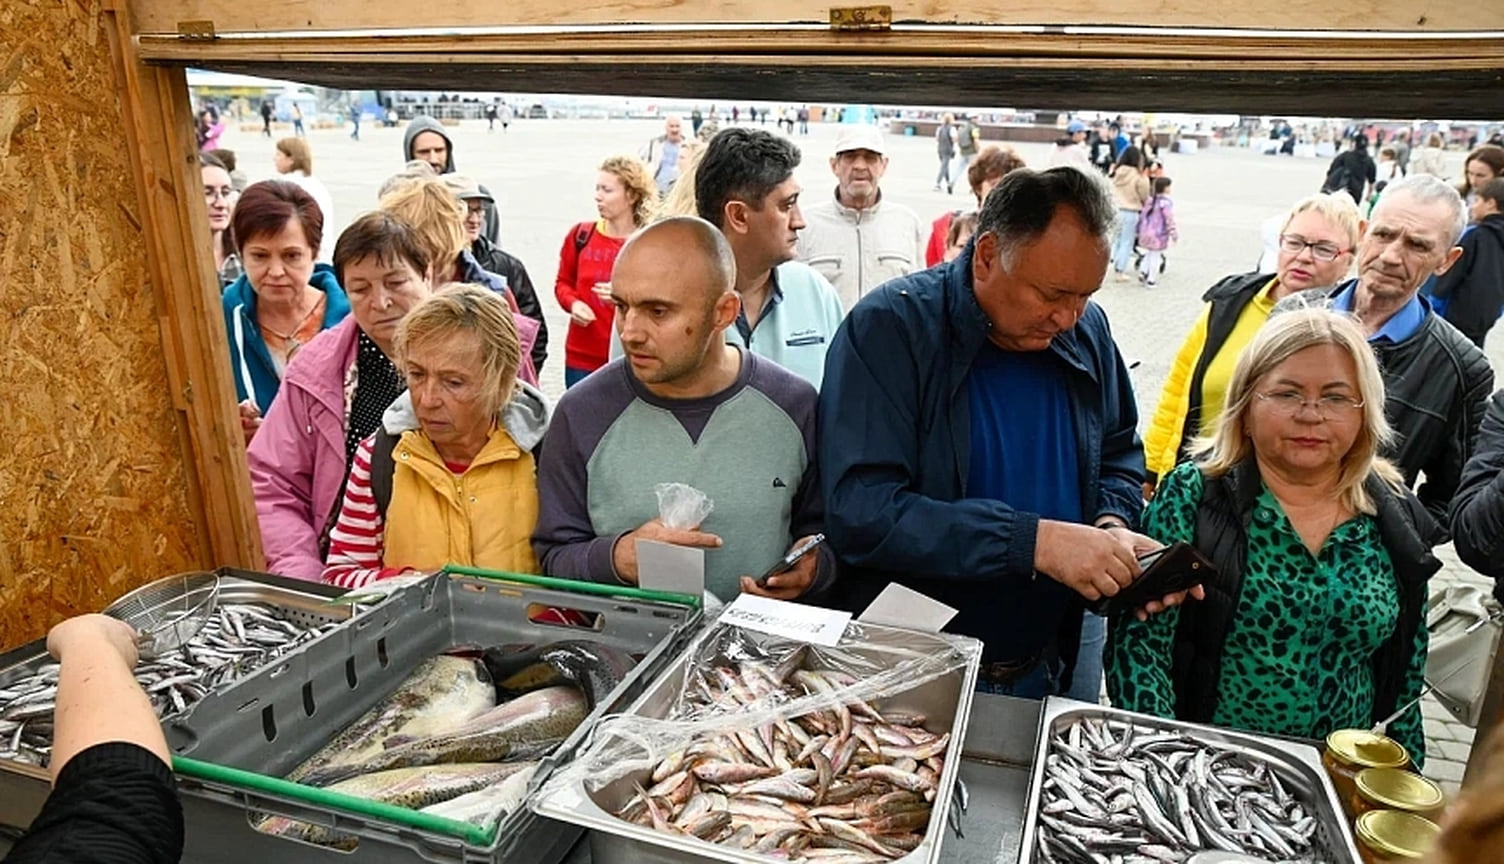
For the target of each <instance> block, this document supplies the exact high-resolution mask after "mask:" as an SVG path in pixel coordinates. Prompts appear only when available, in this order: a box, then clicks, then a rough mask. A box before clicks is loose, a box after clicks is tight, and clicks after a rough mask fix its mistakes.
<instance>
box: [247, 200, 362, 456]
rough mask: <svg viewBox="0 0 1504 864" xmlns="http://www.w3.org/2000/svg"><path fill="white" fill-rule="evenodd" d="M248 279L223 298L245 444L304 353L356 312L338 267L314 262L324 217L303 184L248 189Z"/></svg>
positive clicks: (322, 233) (320, 238)
mask: <svg viewBox="0 0 1504 864" xmlns="http://www.w3.org/2000/svg"><path fill="white" fill-rule="evenodd" d="M230 227H231V232H232V234H233V235H234V237H235V243H236V245H237V247H238V248H239V252H240V260H241V264H242V266H244V268H245V274H244V275H243V276H241V277H240V278H239V279H237V280H235V282H234V284H232V285H231V286H230V287H229V288H226V289H225V293H224V297H223V300H222V303H223V307H224V314H225V331H226V333H227V334H228V336H229V341H230V370H231V372H232V377H234V379H235V393H236V396H237V398H239V399H240V422H241V428H242V431H243V432H244V433H245V438H246V441H250V440H251V436H252V435H254V434H255V433H256V429H257V428H258V427H259V426H260V425H261V416H262V415H263V414H265V413H266V410H267V408H269V407H271V404H272V398H273V397H275V396H276V395H277V388H278V387H279V386H281V383H282V374H283V372H284V371H285V370H286V369H287V363H288V361H290V360H291V359H292V357H293V355H294V354H296V353H297V351H298V349H299V348H301V347H302V346H304V345H307V344H308V343H309V341H311V340H312V339H313V337H315V336H317V335H318V334H319V333H321V332H323V331H324V330H327V329H328V328H330V327H333V326H334V325H335V324H338V323H339V322H340V321H343V320H344V318H345V316H346V315H348V314H350V301H349V300H348V299H347V298H346V297H345V292H344V289H342V288H340V285H339V280H338V279H336V278H335V276H334V270H333V269H332V268H330V267H329V265H327V264H315V263H314V259H315V258H316V257H317V255H318V249H319V242H320V241H321V240H322V239H323V235H324V215H323V213H322V211H320V210H319V206H318V204H317V203H316V202H315V201H314V200H313V196H311V195H309V194H308V193H307V192H306V191H304V190H303V189H302V188H301V187H299V186H297V185H295V184H293V183H289V182H287V181H285V180H263V181H262V182H260V183H253V184H251V185H250V186H248V187H246V190H245V192H243V193H241V196H240V201H239V202H237V203H236V205H235V213H234V215H233V216H232V217H231V223H230Z"/></svg>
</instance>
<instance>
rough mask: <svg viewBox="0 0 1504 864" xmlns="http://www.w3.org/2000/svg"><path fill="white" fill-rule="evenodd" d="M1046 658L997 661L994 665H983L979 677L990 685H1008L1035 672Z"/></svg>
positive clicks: (1039, 656)
mask: <svg viewBox="0 0 1504 864" xmlns="http://www.w3.org/2000/svg"><path fill="white" fill-rule="evenodd" d="M1043 659H1044V658H1043V657H1042V656H1041V655H1038V654H1036V655H1034V656H1033V657H1025V658H1023V659H1022V660H997V661H994V662H992V663H983V664H982V668H981V669H980V670H979V671H978V672H977V677H978V678H980V679H981V680H983V681H985V682H987V683H988V684H998V685H1007V684H1012V683H1013V682H1015V681H1017V680H1018V679H1020V678H1022V677H1024V676H1025V675H1028V674H1029V673H1030V672H1033V671H1034V669H1035V668H1036V667H1038V666H1039V663H1040V661H1041V660H1043Z"/></svg>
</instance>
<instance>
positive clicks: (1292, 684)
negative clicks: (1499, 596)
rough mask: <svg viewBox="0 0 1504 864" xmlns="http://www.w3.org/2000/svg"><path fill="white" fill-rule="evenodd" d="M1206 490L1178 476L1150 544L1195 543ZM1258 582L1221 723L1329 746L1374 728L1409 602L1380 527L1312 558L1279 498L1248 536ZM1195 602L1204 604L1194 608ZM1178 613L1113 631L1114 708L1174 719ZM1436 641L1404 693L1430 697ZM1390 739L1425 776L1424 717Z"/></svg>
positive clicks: (1245, 596)
mask: <svg viewBox="0 0 1504 864" xmlns="http://www.w3.org/2000/svg"><path fill="white" fill-rule="evenodd" d="M1203 485H1204V481H1203V479H1202V476H1201V471H1200V470H1199V469H1198V468H1197V467H1196V466H1195V465H1193V464H1190V463H1187V464H1183V465H1181V466H1180V467H1178V468H1176V469H1175V470H1174V471H1173V472H1171V473H1170V474H1169V476H1167V477H1166V478H1165V480H1164V482H1163V483H1162V484H1161V485H1160V487H1159V492H1158V493H1157V494H1156V495H1155V497H1154V501H1153V502H1152V503H1151V504H1150V505H1149V508H1148V510H1147V511H1146V512H1145V514H1144V533H1145V534H1147V535H1148V536H1150V537H1152V538H1154V539H1155V540H1158V541H1160V542H1161V543H1166V544H1169V543H1175V542H1181V541H1183V542H1186V543H1194V542H1195V534H1196V510H1197V508H1198V507H1199V506H1200V503H1201V490H1202V487H1203ZM1247 562H1248V564H1247V572H1246V573H1245V574H1244V578H1243V589H1242V593H1241V595H1240V596H1239V597H1238V605H1237V611H1236V612H1235V614H1234V615H1233V618H1232V623H1231V626H1230V628H1229V631H1228V634H1227V639H1226V642H1225V643H1224V647H1223V654H1222V677H1221V680H1220V682H1219V684H1218V688H1217V711H1216V714H1215V716H1214V717H1213V723H1214V724H1216V725H1218V726H1227V727H1231V728H1234V729H1245V730H1248V731H1251V732H1267V733H1274V734H1279V735H1293V736H1298V737H1302V738H1316V739H1321V738H1325V737H1326V735H1327V733H1329V732H1331V731H1333V730H1334V729H1343V728H1349V727H1358V728H1367V727H1369V726H1370V725H1372V724H1373V716H1372V714H1373V693H1374V686H1373V675H1372V665H1371V659H1370V658H1371V657H1372V655H1373V653H1374V652H1375V651H1377V650H1378V649H1379V647H1380V646H1381V645H1382V644H1383V643H1384V642H1385V641H1386V640H1388V639H1389V637H1390V636H1391V635H1392V634H1393V632H1394V627H1395V619H1396V617H1397V616H1398V615H1399V608H1400V602H1399V591H1398V588H1397V586H1396V583H1395V578H1394V567H1393V565H1392V563H1391V562H1390V559H1389V553H1388V551H1386V550H1385V549H1384V546H1383V544H1382V543H1381V542H1380V538H1379V528H1378V523H1377V522H1375V521H1374V519H1373V517H1371V516H1366V515H1359V516H1357V517H1354V518H1352V519H1349V520H1347V521H1346V522H1344V523H1342V524H1341V525H1339V526H1337V528H1336V530H1334V531H1333V532H1332V533H1331V535H1330V536H1329V537H1328V538H1327V540H1326V544H1325V545H1324V546H1323V547H1322V549H1321V554H1320V555H1317V556H1313V555H1312V554H1311V553H1310V550H1308V549H1307V548H1306V547H1305V544H1304V542H1302V541H1301V539H1300V535H1299V534H1297V533H1296V531H1295V528H1294V526H1293V525H1291V524H1290V520H1289V519H1288V518H1287V517H1286V516H1285V512H1284V509H1283V508H1282V507H1280V504H1279V501H1277V500H1276V499H1275V497H1274V495H1272V494H1271V493H1270V492H1269V490H1268V488H1265V489H1264V490H1263V491H1262V492H1261V493H1260V495H1259V498H1258V503H1257V504H1256V505H1255V507H1254V510H1253V514H1252V519H1251V521H1250V524H1249V525H1248V553H1247ZM1187 602H1190V603H1194V602H1196V601H1195V600H1188V601H1187ZM1179 620H1180V613H1179V610H1177V609H1171V610H1169V611H1167V612H1164V613H1162V614H1159V615H1153V616H1150V618H1149V620H1148V621H1147V622H1139V621H1137V620H1133V619H1132V618H1131V617H1125V618H1124V619H1122V620H1121V621H1117V622H1114V625H1113V626H1114V627H1116V628H1120V629H1119V631H1118V632H1117V633H1115V634H1114V637H1113V638H1112V639H1111V640H1109V643H1108V646H1109V647H1108V652H1109V653H1108V657H1107V692H1108V695H1109V696H1110V697H1111V698H1112V702H1113V704H1114V705H1117V706H1119V707H1121V708H1127V709H1129V710H1131V711H1140V712H1143V713H1146V714H1153V715H1156V716H1159V717H1173V716H1175V693H1174V689H1173V686H1172V684H1171V681H1170V665H1171V658H1172V656H1173V646H1174V642H1175V629H1176V627H1177V625H1178V623H1179ZM1427 644H1428V634H1427V632H1426V628H1425V627H1421V628H1420V629H1419V632H1418V633H1417V635H1416V639H1415V651H1414V655H1413V657H1412V659H1411V662H1410V668H1409V670H1408V672H1407V674H1406V678H1405V685H1404V687H1402V688H1401V690H1400V702H1399V704H1400V705H1403V704H1405V703H1406V702H1408V701H1409V700H1411V699H1413V698H1415V697H1416V696H1418V695H1420V691H1421V687H1422V686H1423V683H1424V682H1423V676H1424V674H1425V660H1426V646H1427ZM1389 734H1390V735H1391V736H1392V737H1393V738H1395V739H1396V740H1397V741H1399V742H1400V743H1401V744H1403V745H1404V746H1405V749H1406V750H1408V751H1409V752H1410V754H1411V756H1412V757H1413V758H1414V759H1415V761H1416V764H1417V765H1419V764H1421V763H1422V762H1423V760H1424V758H1425V752H1426V751H1425V732H1424V726H1423V724H1422V719H1421V712H1420V709H1419V707H1416V708H1414V709H1412V710H1410V711H1408V712H1406V714H1405V716H1404V717H1403V718H1401V719H1399V720H1397V721H1395V722H1394V723H1392V724H1390V727H1389Z"/></svg>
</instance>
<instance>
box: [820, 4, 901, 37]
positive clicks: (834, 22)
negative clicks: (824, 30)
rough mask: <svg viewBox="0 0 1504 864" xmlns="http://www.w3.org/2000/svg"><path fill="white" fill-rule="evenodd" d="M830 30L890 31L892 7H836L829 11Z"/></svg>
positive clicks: (891, 27)
mask: <svg viewBox="0 0 1504 864" xmlns="http://www.w3.org/2000/svg"><path fill="white" fill-rule="evenodd" d="M830 29H832V30H837V31H848V30H892V29H893V7H892V6H837V7H832V8H831V10H830Z"/></svg>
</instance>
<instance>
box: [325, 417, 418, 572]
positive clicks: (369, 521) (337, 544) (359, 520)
mask: <svg viewBox="0 0 1504 864" xmlns="http://www.w3.org/2000/svg"><path fill="white" fill-rule="evenodd" d="M374 444H375V439H374V437H371V438H367V439H366V440H364V441H362V442H360V446H359V447H357V448H356V450H355V458H354V459H353V460H351V462H350V479H349V481H348V482H347V483H346V485H345V495H344V499H343V500H342V501H341V502H340V508H339V519H338V521H336V522H335V523H334V531H333V532H331V533H330V535H329V560H328V563H327V564H326V566H325V567H324V581H325V582H327V583H329V584H331V585H338V586H340V587H341V588H363V587H365V586H366V585H369V584H371V583H372V582H375V581H376V580H378V579H385V578H387V577H389V576H396V575H398V574H400V573H402V572H403V571H402V569H400V568H391V567H383V566H382V563H381V559H382V552H383V550H384V549H385V538H386V529H385V522H384V520H383V519H382V516H381V513H380V512H379V511H378V510H377V507H376V497H375V495H373V494H372V492H371V452H372V450H373V449H374Z"/></svg>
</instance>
